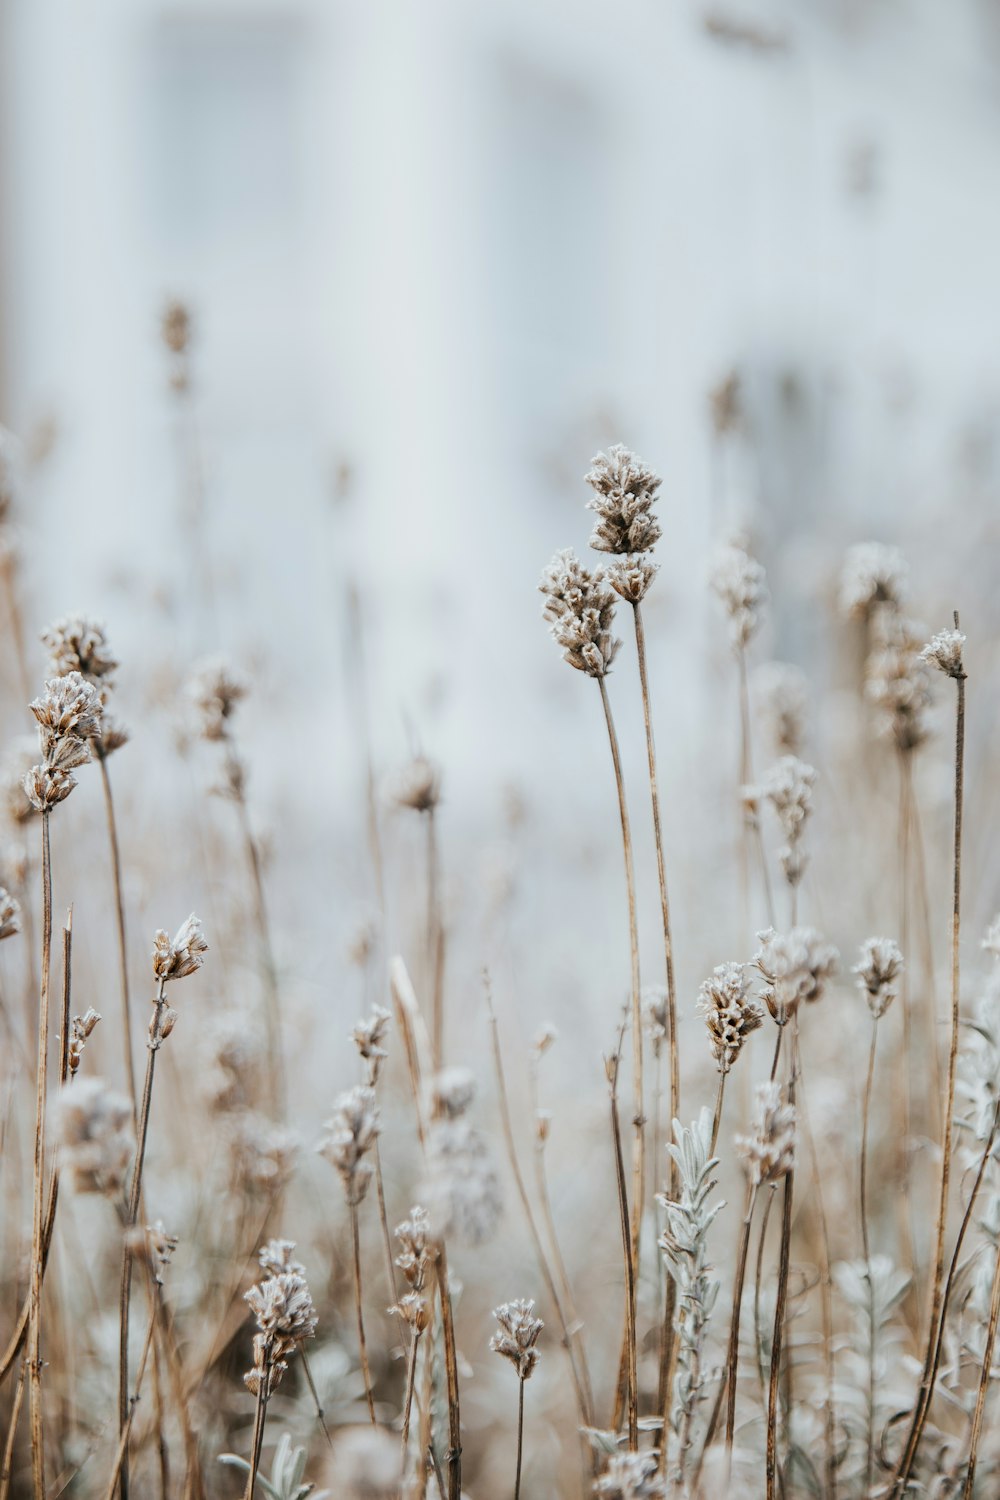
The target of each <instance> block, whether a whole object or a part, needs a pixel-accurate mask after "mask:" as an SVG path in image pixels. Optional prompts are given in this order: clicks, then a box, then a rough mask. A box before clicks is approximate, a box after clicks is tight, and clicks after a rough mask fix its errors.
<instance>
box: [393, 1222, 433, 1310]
mask: <svg viewBox="0 0 1000 1500" xmlns="http://www.w3.org/2000/svg"><path fill="white" fill-rule="evenodd" d="M395 1235H396V1239H397V1240H398V1241H399V1254H398V1255H397V1256H396V1265H397V1266H398V1267H399V1269H400V1270H401V1271H402V1273H403V1279H404V1281H405V1282H406V1286H407V1290H406V1291H405V1292H404V1294H403V1296H402V1297H400V1299H399V1301H398V1302H397V1303H396V1305H395V1307H394V1308H393V1309H392V1311H393V1312H394V1313H395V1314H396V1315H397V1316H398V1317H400V1318H402V1319H403V1321H404V1323H406V1324H407V1325H408V1326H409V1327H410V1328H411V1329H412V1331H413V1333H414V1335H415V1336H416V1337H418V1338H419V1336H420V1335H421V1334H422V1333H423V1332H424V1331H425V1329H426V1328H427V1325H428V1323H429V1322H430V1309H429V1308H428V1306H427V1298H426V1297H425V1296H424V1292H425V1289H426V1284H427V1273H428V1271H429V1270H430V1268H431V1265H432V1264H433V1261H434V1243H433V1240H432V1239H431V1226H430V1218H429V1216H428V1213H427V1210H426V1209H424V1208H421V1207H420V1205H419V1203H415V1204H414V1205H413V1207H412V1208H411V1209H410V1217H409V1218H408V1219H404V1220H403V1222H402V1224H397V1226H396V1230H395Z"/></svg>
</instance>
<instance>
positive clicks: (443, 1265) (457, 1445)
mask: <svg viewBox="0 0 1000 1500" xmlns="http://www.w3.org/2000/svg"><path fill="white" fill-rule="evenodd" d="M437 1249H438V1256H437V1282H438V1290H439V1292H440V1294H441V1338H442V1342H443V1344H444V1365H445V1373H446V1377H447V1386H448V1453H447V1462H448V1500H462V1418H461V1411H460V1409H459V1395H458V1346H457V1344H456V1342H455V1318H454V1313H453V1310H452V1305H451V1288H450V1287H449V1285H448V1259H447V1253H446V1251H445V1247H444V1241H443V1240H439V1241H438V1247H437Z"/></svg>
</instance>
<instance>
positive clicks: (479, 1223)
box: [421, 1118, 502, 1245]
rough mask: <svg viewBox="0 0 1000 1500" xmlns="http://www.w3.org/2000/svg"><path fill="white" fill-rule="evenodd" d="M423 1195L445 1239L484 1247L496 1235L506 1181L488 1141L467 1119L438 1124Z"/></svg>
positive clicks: (431, 1135) (431, 1141) (429, 1147)
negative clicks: (455, 1238) (452, 1236)
mask: <svg viewBox="0 0 1000 1500" xmlns="http://www.w3.org/2000/svg"><path fill="white" fill-rule="evenodd" d="M421 1196H422V1197H423V1199H424V1200H425V1202H426V1204H427V1208H428V1212H429V1214H430V1218H431V1223H432V1225H433V1227H434V1232H435V1234H436V1235H438V1236H439V1237H440V1236H444V1235H446V1234H452V1233H454V1234H457V1235H458V1236H459V1238H460V1239H463V1240H465V1241H466V1242H467V1243H468V1244H470V1245H482V1244H484V1243H485V1242H486V1241H487V1240H488V1239H489V1238H490V1237H491V1236H492V1235H493V1234H494V1232H495V1230H496V1227H497V1224H498V1222H499V1219H500V1210H501V1206H502V1200H501V1195H500V1179H499V1177H498V1176H497V1171H496V1166H495V1164H494V1162H493V1158H492V1156H491V1154H490V1150H489V1147H488V1146H487V1143H486V1140H485V1139H484V1137H483V1136H482V1135H481V1134H480V1132H479V1131H477V1130H475V1129H473V1127H472V1126H471V1125H470V1124H469V1122H468V1121H467V1120H464V1119H448V1118H442V1119H438V1120H434V1121H432V1123H431V1127H430V1130H429V1131H428V1135H427V1180H426V1182H425V1184H424V1187H423V1189H422V1191H421Z"/></svg>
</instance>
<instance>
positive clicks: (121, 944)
mask: <svg viewBox="0 0 1000 1500" xmlns="http://www.w3.org/2000/svg"><path fill="white" fill-rule="evenodd" d="M97 763H98V765H99V766H100V768H101V785H102V787H103V789H104V812H105V817H106V820H107V826H108V849H109V851H110V854H111V879H112V884H113V885H114V893H115V928H116V931H117V934H118V976H119V983H120V986H121V997H122V1045H123V1047H124V1051H125V1077H126V1078H127V1079H128V1092H129V1098H130V1099H131V1100H132V1116H133V1119H134V1121H135V1124H136V1128H137V1129H138V1124H139V1089H138V1084H137V1082H136V1076H135V1059H134V1058H133V1056H132V1006H131V999H130V996H129V980H128V943H127V940H126V936H125V898H124V895H123V893H122V866H121V853H120V850H119V847H118V825H117V823H116V821H115V804H114V798H113V797H112V795H111V777H110V776H109V775H108V759H107V756H106V755H104V754H103V753H102V752H98V754H97Z"/></svg>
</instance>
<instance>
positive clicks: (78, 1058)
mask: <svg viewBox="0 0 1000 1500" xmlns="http://www.w3.org/2000/svg"><path fill="white" fill-rule="evenodd" d="M100 1019H101V1018H100V1016H99V1015H98V1013H97V1011H96V1010H94V1008H93V1006H88V1007H87V1009H86V1010H85V1011H84V1013H83V1015H82V1016H74V1017H73V1020H72V1021H71V1023H70V1034H69V1048H68V1049H67V1066H68V1068H69V1076H70V1077H71V1078H73V1077H74V1076H75V1075H76V1074H77V1073H78V1072H79V1071H80V1064H81V1062H82V1061H83V1049H84V1047H86V1045H87V1042H88V1041H89V1039H90V1033H91V1032H92V1031H93V1029H94V1027H95V1026H96V1025H97V1023H98V1021H99V1020H100Z"/></svg>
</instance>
